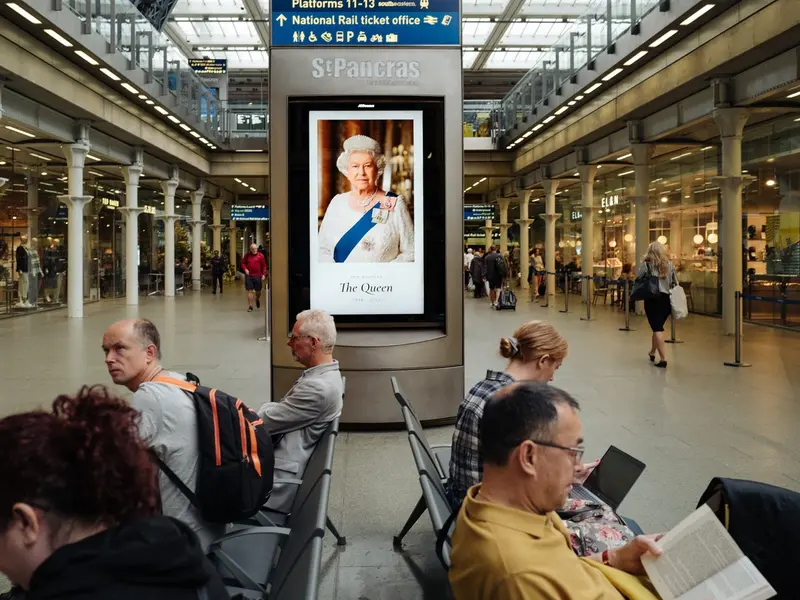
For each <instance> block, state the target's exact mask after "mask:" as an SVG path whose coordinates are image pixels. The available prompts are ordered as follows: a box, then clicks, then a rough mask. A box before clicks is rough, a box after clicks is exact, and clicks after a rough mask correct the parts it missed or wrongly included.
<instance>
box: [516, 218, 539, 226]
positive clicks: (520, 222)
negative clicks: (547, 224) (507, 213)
mask: <svg viewBox="0 0 800 600" xmlns="http://www.w3.org/2000/svg"><path fill="white" fill-rule="evenodd" d="M534 220H535V219H517V220H516V221H515V223H517V225H522V226H523V227H525V226H526V225H530V224H531V223H533V222H534Z"/></svg>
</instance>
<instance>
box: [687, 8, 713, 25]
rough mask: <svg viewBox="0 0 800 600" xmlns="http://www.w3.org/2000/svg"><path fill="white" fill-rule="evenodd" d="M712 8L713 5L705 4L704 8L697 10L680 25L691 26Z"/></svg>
mask: <svg viewBox="0 0 800 600" xmlns="http://www.w3.org/2000/svg"><path fill="white" fill-rule="evenodd" d="M713 8H714V5H713V4H706V5H705V6H703V7H702V8H700V9H699V10H697V11H695V12H694V14H692V15H691V16H689V17H688V18H687V19H686V20H684V21H681V25H691V24H692V23H694V22H695V21H697V19H699V18H700V17H702V16H703V15H704V14H706V13H707V12H708V11H710V10H711V9H713Z"/></svg>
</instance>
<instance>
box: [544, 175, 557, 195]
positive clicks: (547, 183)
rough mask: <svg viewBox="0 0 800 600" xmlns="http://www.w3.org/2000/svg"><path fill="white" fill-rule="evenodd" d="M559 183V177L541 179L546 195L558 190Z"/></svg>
mask: <svg viewBox="0 0 800 600" xmlns="http://www.w3.org/2000/svg"><path fill="white" fill-rule="evenodd" d="M559 183H561V180H560V179H542V187H543V188H544V193H545V194H547V195H548V196H549V195H550V194H555V193H556V190H558V184H559Z"/></svg>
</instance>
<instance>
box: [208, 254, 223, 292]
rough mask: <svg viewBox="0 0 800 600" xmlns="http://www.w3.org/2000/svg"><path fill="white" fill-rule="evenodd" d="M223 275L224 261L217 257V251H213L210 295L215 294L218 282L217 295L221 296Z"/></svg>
mask: <svg viewBox="0 0 800 600" xmlns="http://www.w3.org/2000/svg"><path fill="white" fill-rule="evenodd" d="M224 273H225V259H224V258H222V257H221V256H220V255H219V250H214V256H212V257H211V293H212V294H216V293H217V282H219V293H220V295H221V294H222V275H223V274H224Z"/></svg>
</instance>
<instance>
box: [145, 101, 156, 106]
mask: <svg viewBox="0 0 800 600" xmlns="http://www.w3.org/2000/svg"><path fill="white" fill-rule="evenodd" d="M144 103H145V104H147V105H148V106H153V104H155V102H153V101H152V100H145V101H144Z"/></svg>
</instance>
